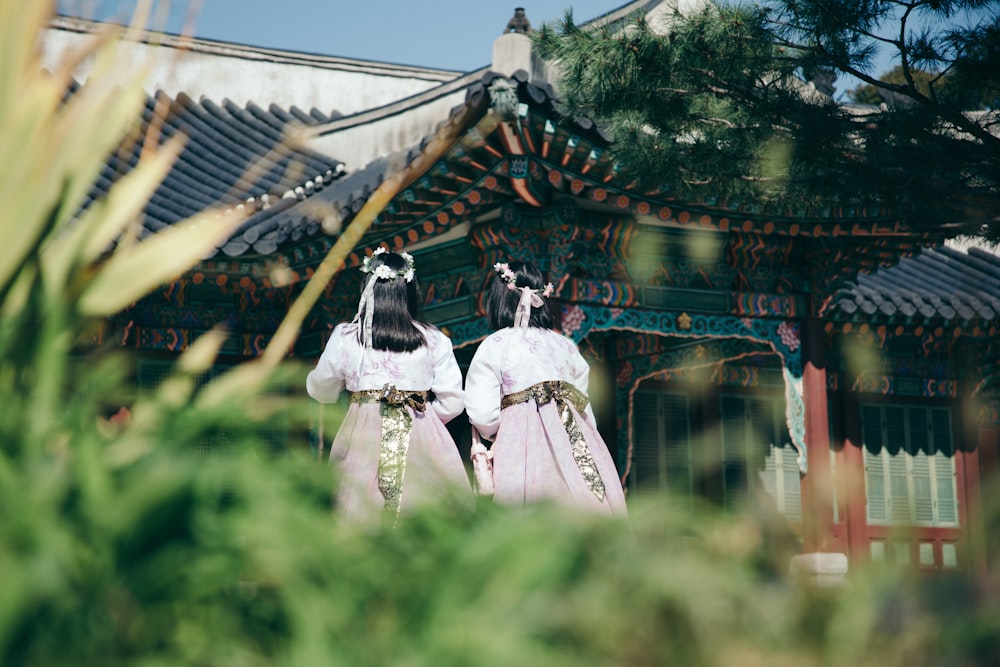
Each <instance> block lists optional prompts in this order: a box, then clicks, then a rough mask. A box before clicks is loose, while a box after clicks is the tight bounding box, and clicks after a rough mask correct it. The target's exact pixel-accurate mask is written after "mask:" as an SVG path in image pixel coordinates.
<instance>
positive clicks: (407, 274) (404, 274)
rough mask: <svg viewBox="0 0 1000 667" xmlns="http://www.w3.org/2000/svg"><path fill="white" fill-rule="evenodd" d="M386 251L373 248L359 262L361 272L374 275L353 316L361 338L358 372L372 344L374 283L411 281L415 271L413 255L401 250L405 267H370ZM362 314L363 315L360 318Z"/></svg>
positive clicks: (384, 265) (380, 247) (382, 248)
mask: <svg viewBox="0 0 1000 667" xmlns="http://www.w3.org/2000/svg"><path fill="white" fill-rule="evenodd" d="M386 252H388V250H386V249H385V248H384V247H382V246H379V247H378V248H375V252H373V253H372V254H371V255H369V256H368V257H365V258H364V260H363V261H362V262H361V272H362V273H371V274H373V275H374V277H375V279H374V280H369V281H368V284H367V285H365V289H364V291H363V292H362V293H361V300H360V301H358V314H357V315H355V316H354V321H355V322H359V321H360V324H361V329H360V331H359V332H358V335H359V336H360V338H361V357H360V359H358V373H360V372H361V367H362V365H364V363H365V350H366V349H368V348H370V347H371V346H372V322H373V319H374V317H375V308H374V307H373V305H372V301H373V300H374V298H375V283H377V282H378V281H379V279H382V280H388V281H389V282H395V281H396V279H397V278H402V279H403V280H404V281H406V282H408V283H409V282H413V277H414V275H415V271H414V269H413V255H411V254H410V253H408V252H401V253H399V256H400V257H402V258H403V261H405V262H406V268H403V269H399V270H396V269H393V268H390V267H389V266H387V265H386V264H379V265H378V266H376V267H374V268H373V267H372V260H374V259H375V258H376V257H378V256H379V255H381V254H384V253H386ZM362 314H363V315H364V317H363V318H362Z"/></svg>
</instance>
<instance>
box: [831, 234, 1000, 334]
mask: <svg viewBox="0 0 1000 667" xmlns="http://www.w3.org/2000/svg"><path fill="white" fill-rule="evenodd" d="M832 305H833V312H832V313H831V314H832V315H833V316H834V317H836V318H837V319H849V320H855V319H856V320H864V321H867V322H883V321H888V320H890V319H892V320H893V321H898V320H899V319H900V318H905V320H908V321H914V322H932V321H933V322H942V321H966V322H967V321H981V320H995V319H997V318H1000V256H998V255H996V254H992V253H989V252H986V251H984V250H981V249H979V248H975V247H973V248H969V249H968V251H967V252H962V251H959V250H955V249H953V248H949V247H947V246H942V247H939V248H934V249H926V250H924V251H922V252H921V253H920V254H918V255H916V256H915V257H904V258H902V259H900V260H899V263H898V264H897V265H895V266H892V267H890V268H882V269H879V270H877V271H875V272H874V273H871V274H860V275H858V277H857V280H856V281H855V282H849V283H846V284H845V285H844V287H842V288H841V289H839V290H838V291H837V292H836V294H835V295H834V299H833V304H832Z"/></svg>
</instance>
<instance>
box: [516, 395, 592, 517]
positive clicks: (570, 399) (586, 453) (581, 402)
mask: <svg viewBox="0 0 1000 667" xmlns="http://www.w3.org/2000/svg"><path fill="white" fill-rule="evenodd" d="M532 399H534V401H535V403H536V404H538V405H544V404H546V403H549V402H550V401H554V402H555V404H556V406H557V407H558V409H559V417H560V418H561V419H562V423H563V427H564V428H565V429H566V435H567V436H569V443H570V447H571V448H572V450H573V460H574V461H576V467H577V468H579V470H580V474H581V475H583V480H584V481H585V482H586V483H587V486H588V488H590V490H591V491H592V492H593V494H594V495H595V496H597V499H598V500H600V501H603V500H604V480H602V479H601V473H600V471H598V470H597V464H596V463H595V462H594V457H593V455H592V454H591V453H590V448H589V447H587V439H586V438H584V437H583V431H581V430H580V425H579V424H578V423H577V422H576V416H575V415H574V414H573V411H572V410H570V406H571V405H572V406H573V407H574V408H576V411H577V412H580V413H582V412H583V411H584V410H585V409H586V407H587V403H589V402H590V401H589V400H587V396H586V395H585V394H584V393H583V392H581V391H580V390H579V389H577V388H576V387H574V386H573V385H572V384H570V383H569V382H563V381H561V380H551V381H547V382H539V383H538V384H534V385H531V386H530V387H528V388H527V389H522V390H521V391H517V392H514V393H513V394H507V395H506V396H504V397H503V398H501V399H500V409H501V410H503V409H504V408H509V407H510V406H512V405H517V404H518V403H527V402H528V401H530V400H532Z"/></svg>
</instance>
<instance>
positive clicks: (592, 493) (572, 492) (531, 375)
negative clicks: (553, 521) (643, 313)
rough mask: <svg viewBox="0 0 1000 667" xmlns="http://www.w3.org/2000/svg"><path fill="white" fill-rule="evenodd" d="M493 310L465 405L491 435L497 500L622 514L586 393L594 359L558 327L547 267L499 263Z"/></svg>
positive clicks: (489, 306)
mask: <svg viewBox="0 0 1000 667" xmlns="http://www.w3.org/2000/svg"><path fill="white" fill-rule="evenodd" d="M493 268H494V270H495V271H496V273H495V275H494V276H493V279H492V282H491V283H490V286H489V288H488V292H487V295H486V317H487V320H488V322H489V326H490V328H491V329H493V330H494V333H493V334H491V335H490V336H489V337H487V338H486V339H485V340H484V341H483V342H482V343H480V345H479V348H478V349H477V350H476V354H475V356H473V358H472V362H471V364H470V365H469V370H468V373H467V374H466V380H465V410H466V412H467V413H468V416H469V421H470V423H471V424H472V426H473V428H475V429H476V430H477V431H478V432H479V433H480V434H481V435H482V436H483V437H485V438H488V439H491V440H493V445H492V447H491V451H490V456H491V457H492V461H493V489H494V495H493V499H494V502H497V503H503V504H507V505H516V506H525V505H529V504H532V503H538V502H556V503H560V504H564V505H569V506H572V507H575V508H579V509H586V510H593V511H596V512H599V513H605V514H608V515H611V516H624V515H625V514H626V509H625V495H624V493H623V492H622V486H621V483H620V481H619V479H618V472H617V470H616V469H615V464H614V461H613V460H612V458H611V455H610V453H609V452H608V448H607V445H605V443H604V440H603V439H602V438H601V436H600V434H599V433H598V431H597V425H596V422H595V421H594V413H593V410H592V409H591V407H590V402H589V399H588V398H587V389H588V387H587V384H588V378H589V376H590V367H589V366H588V365H587V361H586V360H585V359H584V358H583V356H582V355H581V354H580V352H579V350H578V349H577V347H576V344H575V343H573V341H572V340H570V339H569V338H566V337H565V336H563V335H562V334H560V333H558V332H556V331H554V330H553V329H552V328H551V327H552V319H551V316H550V315H549V311H548V308H547V304H546V301H545V298H546V297H548V296H550V295H551V294H552V284H551V283H549V284H548V285H545V286H544V287H543V285H542V274H541V272H540V271H539V270H538V269H537V268H535V266H533V265H532V264H529V263H527V262H510V263H500V264H496V265H494V267H493Z"/></svg>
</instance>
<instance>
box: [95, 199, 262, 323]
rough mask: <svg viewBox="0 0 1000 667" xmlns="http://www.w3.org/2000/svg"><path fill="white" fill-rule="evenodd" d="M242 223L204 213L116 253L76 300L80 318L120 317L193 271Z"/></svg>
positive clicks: (239, 217)
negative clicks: (139, 301) (179, 277)
mask: <svg viewBox="0 0 1000 667" xmlns="http://www.w3.org/2000/svg"><path fill="white" fill-rule="evenodd" d="M245 219H246V216H245V215H244V214H243V213H237V212H235V211H234V212H225V213H223V212H219V211H207V212H205V213H203V214H200V215H197V216H195V217H193V218H191V219H189V220H186V221H184V222H181V223H178V224H176V225H174V226H172V227H170V228H168V229H165V230H163V231H161V232H159V233H157V234H155V235H153V236H151V237H149V238H148V239H145V240H143V241H141V242H139V243H136V244H134V245H130V246H127V247H119V248H118V249H117V250H116V251H115V253H114V254H113V255H111V257H110V259H108V261H107V262H106V263H105V264H104V265H103V266H102V267H101V269H100V270H99V272H98V273H97V275H96V276H95V277H94V279H93V280H92V281H91V283H90V284H89V285H88V286H87V287H86V288H84V291H83V293H82V294H81V295H80V301H79V308H80V311H81V312H82V313H83V314H85V315H98V316H108V315H113V314H114V313H117V312H120V311H121V310H123V309H124V308H126V307H127V306H129V305H130V304H132V303H133V302H135V301H137V300H139V299H140V298H142V297H143V296H144V295H145V294H147V293H148V292H150V291H151V290H153V289H155V288H156V287H158V286H159V285H162V284H164V283H166V282H168V281H169V280H172V279H173V278H176V277H177V276H179V275H180V274H182V273H183V272H184V271H186V270H187V269H189V268H191V267H192V266H194V265H195V264H196V263H197V262H198V261H199V260H201V259H203V258H205V257H207V256H208V255H210V254H211V253H212V251H213V250H215V249H216V248H217V247H218V246H219V245H221V244H222V242H223V241H225V240H226V239H227V238H229V236H231V235H232V233H233V232H234V231H235V230H236V228H237V227H238V226H239V225H240V223H242V222H243V221H244V220H245Z"/></svg>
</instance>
